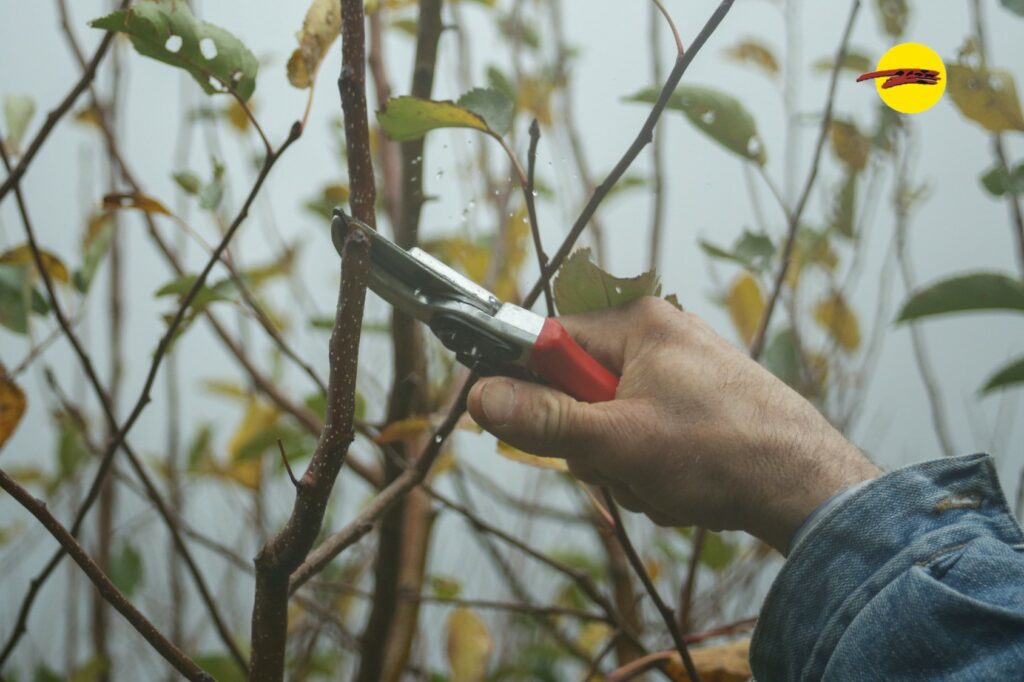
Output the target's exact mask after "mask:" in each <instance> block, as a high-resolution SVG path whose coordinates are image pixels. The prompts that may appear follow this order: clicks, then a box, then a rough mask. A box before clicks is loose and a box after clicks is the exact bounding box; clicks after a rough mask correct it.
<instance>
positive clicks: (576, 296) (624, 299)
mask: <svg viewBox="0 0 1024 682" xmlns="http://www.w3.org/2000/svg"><path fill="white" fill-rule="evenodd" d="M554 295H555V304H556V305H557V306H558V313H559V314H560V315H575V314H577V313H585V312H588V311H591V310H604V309H605V308H614V307H615V306H619V305H623V304H625V303H629V302H631V301H635V300H636V299H638V298H642V297H644V296H660V295H661V282H660V280H659V279H658V275H657V273H656V272H655V271H653V270H651V271H649V272H645V273H643V274H642V275H639V276H638V277H615V276H614V275H610V274H608V273H607V272H605V271H604V270H602V269H601V268H599V267H598V266H597V265H596V264H595V263H594V262H593V261H592V260H590V249H586V248H584V249H578V250H576V251H574V252H573V253H572V254H570V256H569V257H568V258H567V259H566V260H565V262H564V263H563V264H562V267H561V268H559V269H558V276H557V277H556V278H555V287H554Z"/></svg>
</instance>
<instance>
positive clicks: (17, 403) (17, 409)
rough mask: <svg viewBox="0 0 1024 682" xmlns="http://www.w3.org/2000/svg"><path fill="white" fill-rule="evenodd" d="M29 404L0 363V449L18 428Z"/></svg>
mask: <svg viewBox="0 0 1024 682" xmlns="http://www.w3.org/2000/svg"><path fill="white" fill-rule="evenodd" d="M27 404H28V401H27V400H26V399H25V393H24V391H22V390H21V388H20V387H19V386H18V385H17V384H16V383H14V379H12V378H11V377H9V376H7V369H6V368H5V367H4V366H3V364H2V363H0V447H3V445H4V443H6V442H7V439H8V438H10V437H11V434H13V433H14V430H15V429H17V428H18V424H19V423H20V422H21V418H22V416H23V415H24V414H25V407H26V405H27Z"/></svg>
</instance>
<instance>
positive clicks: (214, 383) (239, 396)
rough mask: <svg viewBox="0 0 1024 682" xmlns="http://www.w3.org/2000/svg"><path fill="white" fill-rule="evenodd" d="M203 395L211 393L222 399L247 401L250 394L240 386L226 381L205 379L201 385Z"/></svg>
mask: <svg viewBox="0 0 1024 682" xmlns="http://www.w3.org/2000/svg"><path fill="white" fill-rule="evenodd" d="M201 386H202V388H203V391H204V392H205V393H212V394H213V395H219V396H221V397H223V398H233V399H235V400H249V399H250V396H251V393H250V392H249V391H247V390H246V389H245V388H244V387H243V386H242V385H241V384H239V383H236V382H234V381H229V380H227V379H206V380H204V381H203V382H202V384H201Z"/></svg>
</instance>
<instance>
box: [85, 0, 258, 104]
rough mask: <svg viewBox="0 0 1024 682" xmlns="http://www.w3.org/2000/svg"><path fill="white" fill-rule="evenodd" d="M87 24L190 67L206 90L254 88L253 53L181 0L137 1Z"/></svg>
mask: <svg viewBox="0 0 1024 682" xmlns="http://www.w3.org/2000/svg"><path fill="white" fill-rule="evenodd" d="M89 25H90V26H92V27H93V28H99V29H103V30H105V31H120V32H121V33H125V34H127V35H128V37H129V39H130V40H131V41H132V45H134V46H135V50H136V51H137V52H138V53H139V54H141V55H143V56H145V57H150V58H152V59H156V60H158V61H161V62H163V63H165V64H170V65H171V66H177V67H178V68H181V69H184V70H185V71H188V72H189V73H190V74H191V75H192V77H193V78H194V79H195V80H196V82H197V83H199V85H200V87H202V89H203V91H204V92H206V93H207V94H210V95H213V94H217V93H221V92H232V93H234V94H235V95H237V96H238V97H239V98H241V99H242V100H248V99H249V98H250V97H251V96H252V93H253V91H254V90H255V89H256V72H257V71H258V70H259V62H258V61H257V60H256V57H255V55H253V53H252V52H250V51H249V48H247V47H246V46H245V45H244V44H243V43H242V41H240V40H239V39H238V38H236V37H235V36H233V35H232V34H231V33H229V32H228V31H225V30H224V29H222V28H220V27H218V26H214V25H213V24H208V23H206V22H205V21H200V20H199V19H196V17H195V16H193V15H192V11H191V10H190V9H189V6H188V3H186V2H182V1H181V0H141V1H140V2H137V3H136V4H134V5H133V6H132V7H129V8H128V9H123V10H118V11H116V12H113V13H111V14H108V15H107V16H105V17H101V18H99V19H95V20H94V21H92V22H90V24H89Z"/></svg>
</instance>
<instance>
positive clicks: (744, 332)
mask: <svg viewBox="0 0 1024 682" xmlns="http://www.w3.org/2000/svg"><path fill="white" fill-rule="evenodd" d="M726 304H727V305H728V307H729V316H730V317H731V318H732V324H733V326H734V327H736V331H737V332H738V333H739V335H740V338H741V339H743V343H745V344H747V345H748V346H749V345H750V344H751V342H752V341H753V340H754V334H756V333H757V328H758V326H759V325H760V324H761V316H762V315H763V314H764V297H763V296H762V295H761V287H760V286H759V285H758V283H757V280H755V279H754V278H753V277H751V275H750V273H748V272H743V273H740V275H739V276H738V277H737V278H736V279H735V281H733V283H732V287H730V288H729V294H728V296H727V297H726Z"/></svg>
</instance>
